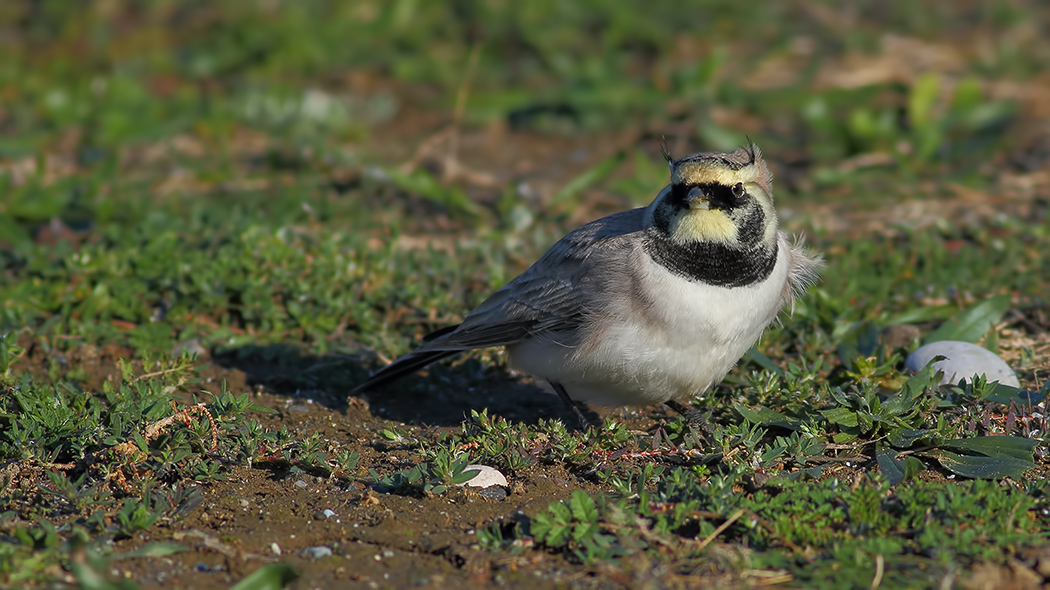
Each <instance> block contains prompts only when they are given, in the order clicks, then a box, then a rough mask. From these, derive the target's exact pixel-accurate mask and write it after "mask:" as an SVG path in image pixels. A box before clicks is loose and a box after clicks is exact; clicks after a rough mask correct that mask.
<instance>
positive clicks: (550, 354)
mask: <svg viewBox="0 0 1050 590" xmlns="http://www.w3.org/2000/svg"><path fill="white" fill-rule="evenodd" d="M664 155H665V158H666V159H667V163H668V166H669V167H670V172H671V183H670V184H669V185H668V186H666V187H665V188H664V189H663V190H661V191H660V194H658V195H657V196H656V199H655V200H653V202H652V203H651V204H650V205H649V206H648V207H643V208H638V209H632V210H630V211H624V212H622V213H616V214H613V215H610V216H608V217H603V218H601V219H599V220H597V221H593V222H591V223H588V224H587V225H584V226H583V227H580V228H578V229H576V230H575V231H573V232H572V233H570V234H569V235H567V236H565V237H564V238H562V239H561V240H559V241H558V242H557V243H556V244H554V246H553V247H551V249H550V250H548V251H547V253H546V254H544V255H543V257H542V258H540V260H539V261H538V262H536V263H535V264H533V265H532V266H531V267H530V268H529V269H528V270H526V271H525V272H524V273H522V274H521V275H520V276H518V277H517V278H515V279H514V280H512V281H510V282H509V283H507V285H506V286H504V287H503V288H502V289H500V290H499V291H497V292H496V293H494V294H493V295H492V296H491V297H489V298H488V299H486V300H485V301H484V302H482V304H481V305H479V306H478V307H477V308H475V309H474V310H473V311H471V312H470V313H468V314H467V315H466V317H465V318H464V319H463V323H461V324H459V325H456V326H449V327H447V328H444V329H441V330H438V331H436V332H434V333H432V334H429V335H427V336H426V337H424V339H423V344H422V346H420V347H419V348H417V349H416V350H414V351H412V352H410V353H408V354H407V355H405V356H404V357H401V358H399V359H397V360H396V361H394V362H393V363H391V364H390V365H388V366H387V367H384V368H382V369H380V370H379V371H378V372H376V373H375V374H373V375H372V376H371V377H370V378H369V379H368V380H367V381H365V382H364V383H362V384H361V385H359V386H358V387H357V388H356V389H355V390H354V392H353V393H358V392H361V391H364V390H372V389H375V388H377V387H380V386H382V385H385V384H387V383H389V382H391V381H393V380H395V379H398V378H400V377H403V376H405V375H406V374H408V373H412V372H414V371H416V370H418V369H420V368H422V367H424V366H426V365H428V364H430V363H433V362H434V361H437V360H439V359H443V358H446V357H450V356H453V355H456V354H459V353H461V352H464V351H466V350H470V349H474V348H485V347H490V346H504V347H506V349H507V353H508V356H509V361H510V364H511V366H513V367H515V368H518V369H520V370H522V371H525V372H527V373H530V374H532V375H534V376H535V377H537V378H539V379H542V380H545V381H547V382H548V383H549V384H550V385H551V387H552V388H553V389H554V391H555V392H556V393H558V395H559V396H561V398H562V400H564V401H565V402H566V403H567V404H568V405H569V406H570V408H572V409H573V411H574V412H575V414H576V416H577V418H578V419H580V420H581V422H583V423H585V420H583V418H582V414H581V413H580V408H579V406H578V405H577V403H578V402H593V403H598V404H603V405H614V406H621V405H633V406H640V405H648V404H657V403H666V404H668V405H669V406H671V407H672V408H673V409H675V410H677V411H679V412H688V411H689V407H688V406H686V405H685V404H683V403H682V402H686V401H688V400H690V399H692V398H693V397H695V396H697V395H699V394H702V393H704V392H705V391H706V390H707V389H708V388H710V387H711V386H713V385H715V384H717V383H719V382H720V381H721V380H722V378H723V377H724V376H725V374H726V373H727V372H729V370H730V369H731V368H732V367H733V365H734V364H736V362H737V361H738V360H740V357H741V356H743V354H744V353H745V352H746V351H747V350H748V348H750V347H751V346H752V345H753V344H754V343H755V342H756V341H757V340H758V338H759V337H760V336H761V335H762V331H763V330H765V328H766V326H768V325H769V324H770V322H772V321H773V320H774V319H775V318H776V317H777V315H778V314H779V313H780V311H781V310H782V309H783V308H784V307H785V306H788V305H789V304H791V303H792V302H793V301H794V300H795V298H796V297H798V296H799V295H801V294H802V293H803V292H804V291H805V290H806V288H807V287H809V286H810V285H812V284H813V283H814V282H815V281H816V280H817V277H818V274H819V271H820V267H821V264H822V263H821V261H820V258H819V256H813V255H811V254H810V253H808V252H807V251H806V250H805V248H804V247H803V245H802V243H801V241H800V240H797V239H792V238H791V237H790V236H789V235H788V234H786V233H785V232H783V231H780V230H778V229H777V215H776V210H775V209H774V208H773V192H772V186H771V182H772V175H771V174H770V172H769V169H768V168H767V167H766V164H765V162H764V161H763V160H762V156H761V154H760V153H759V150H758V148H757V147H756V146H755V145H754V144H750V145H748V146H747V147H743V148H739V149H737V150H735V151H733V152H729V153H713V152H702V153H697V154H693V155H690V156H686V157H684V158H681V159H679V160H673V159H672V158H671V157H670V155H669V154H667V153H665V154H664Z"/></svg>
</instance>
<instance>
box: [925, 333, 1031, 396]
mask: <svg viewBox="0 0 1050 590" xmlns="http://www.w3.org/2000/svg"><path fill="white" fill-rule="evenodd" d="M937 356H943V357H945V358H944V360H940V361H937V362H936V363H934V365H933V366H934V368H935V369H937V370H938V371H943V372H944V376H943V377H942V378H941V385H944V384H946V383H950V384H955V383H958V382H959V380H960V379H965V380H966V382H967V383H970V382H971V381H972V380H973V376H974V375H984V376H985V378H986V379H988V382H989V383H990V382H992V381H998V382H999V383H1001V384H1003V385H1009V386H1010V387H1021V382H1020V381H1018V380H1017V375H1016V374H1014V371H1013V369H1011V368H1010V365H1007V364H1006V362H1005V361H1004V360H1003V359H1001V358H999V357H998V356H996V355H995V353H993V352H991V351H990V350H986V349H984V348H981V347H980V346H977V345H976V344H971V343H969V342H958V341H955V340H942V341H940V342H931V343H929V344H927V345H925V346H921V347H919V348H918V349H917V350H916V351H915V352H913V353H911V354H909V355H908V358H907V359H906V360H905V361H904V366H905V367H907V369H908V370H909V371H912V372H916V371H920V370H922V368H923V367H925V366H926V365H928V364H929V363H930V361H931V360H933V358H934V357H937Z"/></svg>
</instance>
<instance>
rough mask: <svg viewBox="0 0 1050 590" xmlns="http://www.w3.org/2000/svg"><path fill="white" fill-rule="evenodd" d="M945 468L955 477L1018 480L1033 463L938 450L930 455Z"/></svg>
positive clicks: (1010, 458)
mask: <svg viewBox="0 0 1050 590" xmlns="http://www.w3.org/2000/svg"><path fill="white" fill-rule="evenodd" d="M931 456H933V457H934V458H935V459H937V461H939V462H940V464H941V465H942V466H943V467H944V468H945V469H948V470H949V471H951V472H952V473H955V474H957V475H962V476H964V477H972V478H974V479H1000V478H1003V477H1014V478H1020V477H1021V476H1022V475H1024V472H1025V471H1028V470H1029V469H1031V468H1032V467H1035V463H1033V462H1031V461H1025V460H1023V459H1014V458H1012V457H977V456H974V455H960V454H957V453H952V452H951V451H944V450H938V451H936V452H934V453H931Z"/></svg>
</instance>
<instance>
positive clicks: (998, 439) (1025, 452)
mask: <svg viewBox="0 0 1050 590" xmlns="http://www.w3.org/2000/svg"><path fill="white" fill-rule="evenodd" d="M943 446H945V447H948V448H952V449H958V450H962V451H972V452H974V453H981V454H982V455H987V456H989V457H1012V458H1014V459H1023V460H1025V461H1033V460H1034V458H1033V455H1032V452H1033V451H1034V450H1035V448H1036V447H1037V446H1039V441H1037V440H1034V439H1031V438H1022V437H1020V436H977V437H974V438H959V439H954V440H949V441H945V442H944V443H943Z"/></svg>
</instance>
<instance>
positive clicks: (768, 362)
mask: <svg viewBox="0 0 1050 590" xmlns="http://www.w3.org/2000/svg"><path fill="white" fill-rule="evenodd" d="M746 356H747V357H749V358H750V359H751V360H753V361H755V362H756V363H758V364H759V365H760V366H761V367H762V368H763V369H765V370H767V371H769V372H771V373H774V374H776V375H777V376H778V377H783V376H784V369H781V368H780V365H778V364H776V363H775V362H773V359H771V358H769V357H768V356H766V355H764V354H762V353H761V352H759V351H758V349H757V348H755V347H754V346H752V347H751V349H750V350H748V351H747V355H746Z"/></svg>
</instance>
